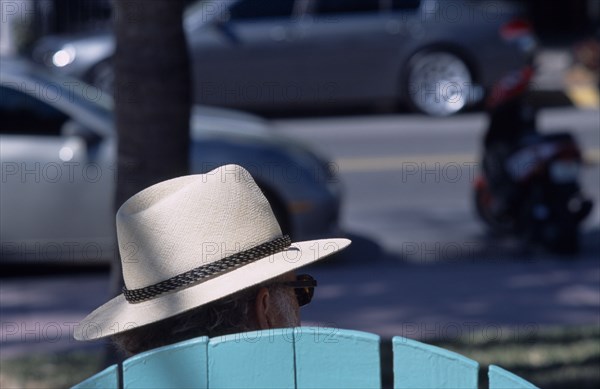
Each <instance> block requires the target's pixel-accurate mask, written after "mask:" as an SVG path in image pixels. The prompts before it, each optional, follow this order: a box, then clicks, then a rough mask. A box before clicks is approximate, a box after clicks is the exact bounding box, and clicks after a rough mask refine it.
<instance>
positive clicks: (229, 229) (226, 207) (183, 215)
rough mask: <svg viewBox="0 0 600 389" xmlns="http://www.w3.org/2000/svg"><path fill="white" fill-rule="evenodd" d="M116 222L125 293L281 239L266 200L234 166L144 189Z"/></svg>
mask: <svg viewBox="0 0 600 389" xmlns="http://www.w3.org/2000/svg"><path fill="white" fill-rule="evenodd" d="M116 218H117V236H118V242H119V252H120V254H121V262H122V265H123V278H124V280H125V285H126V287H127V288H128V289H138V288H143V287H146V286H149V285H153V284H156V283H158V282H160V281H164V280H166V279H169V278H171V277H174V276H176V275H178V274H181V273H184V272H186V271H188V270H191V269H194V268H196V267H198V266H202V265H206V264H209V263H212V262H215V261H218V260H220V259H222V258H224V257H227V256H230V255H232V254H234V253H236V252H240V251H243V250H247V249H249V248H251V247H254V246H257V245H259V244H261V243H265V242H268V241H271V240H273V239H275V238H277V237H279V236H281V229H280V227H279V224H278V223H277V220H276V218H275V216H274V214H273V211H272V210H271V207H270V205H269V203H268V201H267V199H266V198H265V196H264V195H263V194H262V192H261V190H260V188H259V187H258V185H256V183H255V182H254V180H253V179H252V176H251V175H250V174H249V173H248V171H246V170H245V169H244V168H242V167H241V166H238V165H225V166H221V167H219V168H217V169H214V170H212V171H210V172H208V173H206V174H197V175H190V176H183V177H178V178H174V179H172V180H168V181H164V182H161V183H158V184H156V185H153V186H151V187H149V188H146V189H144V190H143V191H141V192H139V193H137V194H136V195H134V196H133V197H131V198H130V199H129V200H127V201H126V202H125V203H124V204H123V205H122V206H121V208H120V209H119V210H118V212H117V217H116Z"/></svg>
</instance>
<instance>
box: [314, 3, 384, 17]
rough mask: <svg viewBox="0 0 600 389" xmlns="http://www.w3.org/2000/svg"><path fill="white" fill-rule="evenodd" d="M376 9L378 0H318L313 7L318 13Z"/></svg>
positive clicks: (365, 11)
mask: <svg viewBox="0 0 600 389" xmlns="http://www.w3.org/2000/svg"><path fill="white" fill-rule="evenodd" d="M378 11H379V0H318V2H317V7H316V9H315V13H317V14H320V15H330V14H348V13H368V12H378Z"/></svg>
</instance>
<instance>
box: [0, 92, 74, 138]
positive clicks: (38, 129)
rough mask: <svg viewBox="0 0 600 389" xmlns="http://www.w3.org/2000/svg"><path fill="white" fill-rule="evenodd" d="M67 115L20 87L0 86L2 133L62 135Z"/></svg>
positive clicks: (0, 128)
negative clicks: (61, 131)
mask: <svg viewBox="0 0 600 389" xmlns="http://www.w3.org/2000/svg"><path fill="white" fill-rule="evenodd" d="M68 119H69V117H68V116H67V115H65V114H64V113H62V112H60V111H58V110H57V109H55V108H54V107H52V106H50V105H48V104H46V103H44V102H42V101H40V100H38V99H36V98H34V97H32V96H31V95H28V94H27V93H24V92H22V91H20V90H18V89H14V88H11V87H7V86H0V123H2V126H0V133H1V134H5V135H9V134H13V135H55V136H58V135H60V130H61V128H62V126H63V124H64V123H65V122H66V121H67V120H68Z"/></svg>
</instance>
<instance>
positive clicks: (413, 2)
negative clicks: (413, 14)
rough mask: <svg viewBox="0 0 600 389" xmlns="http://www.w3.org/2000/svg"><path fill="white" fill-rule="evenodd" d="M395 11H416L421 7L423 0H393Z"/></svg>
mask: <svg viewBox="0 0 600 389" xmlns="http://www.w3.org/2000/svg"><path fill="white" fill-rule="evenodd" d="M391 2H392V9H393V10H407V11H410V10H416V9H418V8H419V7H420V6H421V0H391Z"/></svg>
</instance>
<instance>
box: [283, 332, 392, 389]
mask: <svg viewBox="0 0 600 389" xmlns="http://www.w3.org/2000/svg"><path fill="white" fill-rule="evenodd" d="M294 337H295V355H296V384H297V387H298V388H302V389H305V388H322V389H325V388H336V389H337V388H363V389H366V388H380V387H381V366H380V356H379V336H377V335H374V334H369V333H366V332H358V331H350V330H340V329H337V328H324V327H299V328H296V330H295V332H294Z"/></svg>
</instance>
